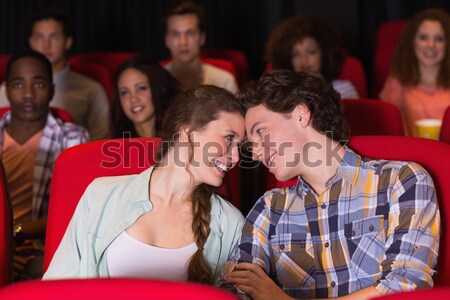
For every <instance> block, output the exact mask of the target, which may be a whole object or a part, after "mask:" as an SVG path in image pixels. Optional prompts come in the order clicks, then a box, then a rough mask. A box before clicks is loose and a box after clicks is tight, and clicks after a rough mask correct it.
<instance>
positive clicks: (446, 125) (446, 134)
mask: <svg viewBox="0 0 450 300" xmlns="http://www.w3.org/2000/svg"><path fill="white" fill-rule="evenodd" d="M439 140H440V141H442V142H446V143H447V144H450V106H449V107H447V109H446V110H445V113H444V118H443V119H442V127H441V133H440V134H439Z"/></svg>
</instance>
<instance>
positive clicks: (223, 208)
mask: <svg viewBox="0 0 450 300" xmlns="http://www.w3.org/2000/svg"><path fill="white" fill-rule="evenodd" d="M211 214H219V215H222V216H224V217H226V218H229V219H236V220H239V219H243V218H244V216H243V215H242V213H241V212H240V210H239V209H237V208H236V207H235V206H234V205H233V204H231V203H230V202H228V201H227V200H225V199H223V198H222V197H221V196H219V195H217V194H213V195H212V196H211Z"/></svg>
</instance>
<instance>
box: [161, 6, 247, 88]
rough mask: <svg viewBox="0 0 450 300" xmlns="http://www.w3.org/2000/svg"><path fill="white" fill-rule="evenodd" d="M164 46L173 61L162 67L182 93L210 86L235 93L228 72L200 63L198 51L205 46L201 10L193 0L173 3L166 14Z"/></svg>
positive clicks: (202, 12) (232, 77)
mask: <svg viewBox="0 0 450 300" xmlns="http://www.w3.org/2000/svg"><path fill="white" fill-rule="evenodd" d="M164 21H165V23H164V26H165V43H166V47H167V48H168V49H169V51H170V54H171V56H172V61H171V62H170V63H169V64H167V65H166V66H165V67H166V69H167V70H169V72H170V73H172V75H173V76H174V77H175V78H176V79H177V80H178V81H179V82H180V84H181V88H182V89H183V90H186V89H190V88H193V87H195V86H197V85H199V84H211V85H215V86H218V87H221V88H225V89H227V90H229V91H230V92H233V93H235V92H236V91H237V90H238V87H237V83H236V79H235V78H234V76H233V75H232V74H231V73H229V72H228V71H225V70H222V69H219V68H217V67H215V66H213V65H210V64H207V63H203V62H202V60H201V58H200V48H201V46H203V44H204V43H205V39H206V36H205V27H204V26H205V24H204V23H205V21H204V11H203V8H202V7H201V6H200V5H199V4H197V3H195V2H192V1H189V0H182V1H176V2H174V3H172V4H171V5H170V6H169V7H168V8H167V9H166V12H165V19H164Z"/></svg>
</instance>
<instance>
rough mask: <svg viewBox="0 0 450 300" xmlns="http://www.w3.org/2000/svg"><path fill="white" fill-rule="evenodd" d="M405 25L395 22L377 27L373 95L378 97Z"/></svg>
mask: <svg viewBox="0 0 450 300" xmlns="http://www.w3.org/2000/svg"><path fill="white" fill-rule="evenodd" d="M406 23H407V20H396V21H391V22H386V23H384V24H381V25H380V26H379V27H378V30H377V35H376V40H375V53H374V60H373V87H372V88H373V93H374V95H378V93H379V92H380V91H381V89H382V88H383V85H384V82H385V81H386V79H387V77H388V75H389V68H390V64H391V60H392V56H393V55H394V51H395V48H396V47H397V42H398V40H399V39H400V35H401V34H402V32H403V29H404V28H405V26H406Z"/></svg>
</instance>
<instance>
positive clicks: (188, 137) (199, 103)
mask: <svg viewBox="0 0 450 300" xmlns="http://www.w3.org/2000/svg"><path fill="white" fill-rule="evenodd" d="M243 137H244V118H243V114H242V108H241V106H240V104H239V103H238V102H237V100H236V98H235V96H234V95H232V94H231V93H230V92H228V91H226V90H223V89H221V88H218V87H214V86H200V87H198V88H196V89H193V90H188V91H186V92H184V93H183V94H181V95H180V96H179V97H177V99H176V100H175V102H174V103H173V105H172V106H171V108H170V109H169V110H168V111H167V112H166V115H165V119H164V125H163V131H162V141H161V145H162V146H161V150H160V153H159V155H158V159H157V161H158V163H157V164H156V165H155V166H153V167H151V168H149V169H147V170H146V171H144V172H143V173H141V174H139V175H132V176H121V177H105V178H99V179H97V180H95V181H94V182H93V183H92V184H91V185H90V186H89V187H88V188H87V190H86V192H85V194H84V195H83V197H82V198H81V200H80V203H79V205H78V207H77V209H76V211H75V214H74V216H73V218H72V221H71V223H70V225H69V227H68V229H67V231H66V233H65V235H64V237H63V240H62V242H61V244H60V246H59V248H58V250H57V251H56V253H55V256H54V257H53V260H52V262H51V264H50V266H49V268H48V270H47V272H46V274H45V275H44V279H49V278H71V277H72V278H73V277H82V278H83V277H97V276H99V277H144V278H158V279H168V280H190V281H196V282H203V283H209V282H212V280H214V279H215V278H216V277H217V275H218V274H219V271H220V269H221V266H222V265H223V263H224V262H225V261H226V260H227V259H228V257H229V255H230V254H231V252H232V249H233V247H234V246H235V244H236V243H237V240H238V239H239V236H240V233H241V228H242V225H243V222H244V219H243V217H242V214H241V213H240V212H239V211H238V210H237V209H236V208H235V207H233V206H232V205H231V204H230V203H228V202H227V201H225V200H223V199H222V198H220V197H219V196H218V195H216V194H215V192H216V190H217V187H218V186H220V184H221V183H222V180H223V177H224V176H225V173H226V172H227V171H229V170H230V169H231V168H233V167H234V166H235V165H236V164H237V162H238V160H239V150H238V146H237V145H238V143H239V142H240V141H242V139H243Z"/></svg>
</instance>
